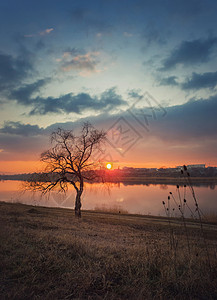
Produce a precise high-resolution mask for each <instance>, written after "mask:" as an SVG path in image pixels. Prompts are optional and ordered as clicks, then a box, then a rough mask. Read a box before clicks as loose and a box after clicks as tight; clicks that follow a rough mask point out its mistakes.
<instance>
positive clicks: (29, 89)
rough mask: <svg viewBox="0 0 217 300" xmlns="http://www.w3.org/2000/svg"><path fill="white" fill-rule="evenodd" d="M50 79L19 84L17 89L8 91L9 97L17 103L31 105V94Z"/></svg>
mask: <svg viewBox="0 0 217 300" xmlns="http://www.w3.org/2000/svg"><path fill="white" fill-rule="evenodd" d="M49 81H50V79H49V78H46V79H40V80H38V81H36V82H33V83H31V84H26V85H24V86H21V87H20V88H19V89H15V90H12V91H11V92H10V95H9V97H10V99H12V100H16V101H17V103H19V104H22V105H32V102H33V100H32V96H33V95H34V93H37V92H38V91H39V90H40V88H41V87H43V86H45V85H46V84H47V83H48V82H49Z"/></svg>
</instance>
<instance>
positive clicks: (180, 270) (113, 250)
mask: <svg viewBox="0 0 217 300" xmlns="http://www.w3.org/2000/svg"><path fill="white" fill-rule="evenodd" d="M171 221H172V222H173V225H174V226H173V227H174V235H175V239H176V241H177V249H176V253H174V251H172V250H171V249H170V245H169V230H168V229H169V228H168V222H167V220H166V219H165V218H162V217H161V218H157V217H150V216H147V217H145V216H139V215H138V216H136V215H130V214H129V215H122V214H112V213H100V212H89V211H86V212H83V216H82V219H81V220H77V219H75V218H74V214H73V212H72V211H71V210H67V209H57V208H42V207H32V206H26V205H21V204H6V203H0V236H1V246H0V269H1V275H0V299H109V300H110V299H116V300H117V299H216V298H217V276H216V275H217V259H216V258H217V256H216V245H217V235H216V232H217V231H216V230H217V226H216V225H215V224H214V225H212V224H206V227H205V231H206V235H207V243H208V247H209V251H210V260H211V269H210V268H209V266H208V264H207V257H206V251H205V249H204V246H203V243H202V240H201V236H200V231H199V225H198V224H197V223H194V222H191V221H189V224H188V225H189V228H190V230H189V235H190V237H189V239H190V246H191V253H190V254H189V253H188V251H187V242H186V238H185V234H184V233H183V228H182V227H181V222H180V221H179V220H177V219H174V220H171Z"/></svg>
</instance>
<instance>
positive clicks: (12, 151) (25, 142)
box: [0, 92, 217, 162]
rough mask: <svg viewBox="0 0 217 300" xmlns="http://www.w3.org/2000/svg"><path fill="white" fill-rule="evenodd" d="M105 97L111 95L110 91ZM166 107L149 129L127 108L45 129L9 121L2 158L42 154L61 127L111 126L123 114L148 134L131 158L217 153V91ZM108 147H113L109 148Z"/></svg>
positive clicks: (1, 138)
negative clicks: (50, 136)
mask: <svg viewBox="0 0 217 300" xmlns="http://www.w3.org/2000/svg"><path fill="white" fill-rule="evenodd" d="M108 93H109V92H108ZM104 97H105V99H107V95H104ZM115 99H116V98H114V100H113V101H114V102H115ZM144 109H146V111H145V112H146V113H147V114H148V113H149V114H150V110H147V108H145V107H144ZM140 110H141V108H140ZM165 110H166V111H167V114H166V116H165V117H163V118H160V117H158V116H159V115H158V114H156V116H157V117H156V118H155V119H154V118H152V119H151V118H150V124H149V129H150V131H149V132H147V131H144V128H143V129H142V127H141V125H140V124H138V122H137V121H136V120H135V119H134V118H131V116H130V115H129V113H128V111H127V110H125V111H121V112H116V113H115V114H109V113H107V112H104V113H103V112H101V113H100V114H99V115H97V116H92V117H86V118H83V119H79V120H78V121H75V122H66V123H54V124H52V125H50V126H48V127H47V128H44V129H43V128H40V127H39V126H38V125H30V124H22V123H20V122H7V123H5V124H4V126H3V127H2V128H1V130H0V149H3V151H2V152H1V153H0V158H2V159H11V160H13V159H15V158H16V160H17V159H18V158H19V159H21V160H23V157H25V159H27V158H30V157H31V158H32V157H33V156H34V157H35V155H36V154H38V155H39V153H40V152H41V151H43V150H44V149H46V148H47V147H49V145H48V142H49V140H48V137H47V135H48V134H49V133H50V132H52V131H53V130H56V129H57V128H58V127H62V128H65V129H78V128H80V127H81V123H82V122H84V121H90V122H91V123H92V124H93V125H94V126H95V127H96V128H98V129H102V128H103V129H104V130H107V129H109V128H110V127H111V126H112V125H114V124H115V123H116V122H117V120H118V119H119V118H120V117H122V118H124V119H125V120H126V121H127V122H128V123H129V124H130V125H131V126H132V127H133V128H134V129H135V130H136V131H137V132H140V133H141V134H142V135H143V137H144V138H143V139H141V141H140V144H138V145H136V146H135V147H134V148H133V152H131V153H129V155H128V153H127V158H129V156H130V155H131V158H132V159H133V158H134V160H138V159H141V155H142V157H144V155H146V156H148V157H149V158H150V157H152V158H153V159H154V156H156V155H157V157H158V156H159V158H160V160H161V161H162V159H166V158H167V159H168V162H169V161H170V159H171V158H172V157H173V159H174V162H175V161H177V160H180V159H182V157H181V158H180V157H177V155H181V154H183V155H184V154H185V155H186V157H188V158H189V157H190V156H191V159H192V158H193V157H196V155H197V156H198V158H199V159H201V157H205V156H204V151H205V150H206V152H207V153H212V154H214V153H215V151H216V138H217V131H216V128H217V118H216V111H217V95H215V96H212V97H209V98H207V99H199V100H195V99H192V100H191V101H189V102H187V103H184V104H182V105H176V106H172V107H165ZM134 113H135V112H134ZM185 149H186V150H185ZM108 151H112V149H111V148H109V149H108ZM195 151H196V152H195ZM144 153H145V154H144ZM189 153H190V154H189ZM115 157H117V155H116V156H115ZM183 162H184V160H183Z"/></svg>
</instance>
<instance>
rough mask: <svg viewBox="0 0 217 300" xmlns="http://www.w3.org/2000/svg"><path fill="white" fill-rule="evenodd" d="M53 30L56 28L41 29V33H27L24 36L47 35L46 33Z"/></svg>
mask: <svg viewBox="0 0 217 300" xmlns="http://www.w3.org/2000/svg"><path fill="white" fill-rule="evenodd" d="M53 30H54V28H47V29H45V30H42V31H40V32H39V33H32V34H25V35H24V37H25V38H32V37H34V36H45V35H48V34H50V33H51V32H52V31H53Z"/></svg>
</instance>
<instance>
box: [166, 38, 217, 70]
mask: <svg viewBox="0 0 217 300" xmlns="http://www.w3.org/2000/svg"><path fill="white" fill-rule="evenodd" d="M216 45H217V37H211V38H208V39H206V40H204V39H197V40H193V41H183V42H182V43H181V44H180V45H179V46H178V47H177V48H175V49H174V50H173V51H172V52H171V53H170V55H169V56H168V57H167V58H166V59H165V60H164V61H163V67H162V68H161V70H162V71H165V70H170V69H172V68H174V67H176V66H177V65H183V66H186V65H187V66H188V65H194V64H198V63H204V62H207V61H209V59H210V54H211V53H212V51H213V49H214V47H215V46H216Z"/></svg>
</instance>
